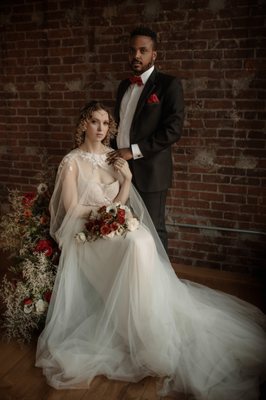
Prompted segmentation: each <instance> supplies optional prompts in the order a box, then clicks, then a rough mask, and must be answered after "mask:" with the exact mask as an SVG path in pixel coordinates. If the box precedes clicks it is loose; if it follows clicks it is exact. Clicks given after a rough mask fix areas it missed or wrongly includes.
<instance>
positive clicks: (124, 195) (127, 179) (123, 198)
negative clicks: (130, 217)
mask: <svg viewBox="0 0 266 400" xmlns="http://www.w3.org/2000/svg"><path fill="white" fill-rule="evenodd" d="M113 165H114V169H115V170H116V171H117V172H118V173H119V175H120V176H121V178H122V179H121V180H120V190H119V193H118V195H117V196H116V198H115V199H114V202H120V203H122V204H125V203H126V202H127V200H128V197H129V191H130V187H131V180H132V174H131V172H130V169H129V166H128V163H127V162H126V161H125V160H123V159H122V158H118V159H117V160H116V161H115V162H114V164H113Z"/></svg>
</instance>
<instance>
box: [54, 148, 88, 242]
mask: <svg viewBox="0 0 266 400" xmlns="http://www.w3.org/2000/svg"><path fill="white" fill-rule="evenodd" d="M78 179H79V168H78V163H77V160H76V159H75V157H72V156H71V153H70V154H69V155H67V156H66V157H64V159H63V160H62V162H61V164H60V165H59V168H58V172H57V177H56V181H55V187H54V192H53V195H52V197H51V201H50V215H51V222H50V234H51V236H52V237H53V238H54V239H55V240H56V241H57V242H58V243H59V246H60V247H61V245H62V241H63V238H64V237H65V236H66V235H70V234H72V233H73V232H72V231H73V229H74V227H75V226H76V222H77V220H78V219H80V218H82V217H83V216H84V215H85V214H87V213H88V212H89V209H90V207H89V206H84V205H81V204H80V201H79V193H78Z"/></svg>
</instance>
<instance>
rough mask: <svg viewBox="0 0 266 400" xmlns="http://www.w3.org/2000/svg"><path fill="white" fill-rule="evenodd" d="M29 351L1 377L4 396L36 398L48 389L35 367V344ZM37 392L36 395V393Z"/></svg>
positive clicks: (39, 371) (30, 346) (39, 370)
mask: <svg viewBox="0 0 266 400" xmlns="http://www.w3.org/2000/svg"><path fill="white" fill-rule="evenodd" d="M29 349H30V351H29V352H27V353H26V354H25V355H24V357H23V358H21V359H20V360H19V362H18V363H17V364H15V365H14V367H13V368H11V369H9V371H8V372H7V373H6V374H5V375H4V376H3V377H2V382H3V385H4V387H5V389H4V395H5V398H9V397H10V396H12V397H11V398H12V400H13V399H19V400H21V399H27V400H36V399H38V398H39V397H40V394H44V393H45V392H46V391H47V390H48V386H47V384H46V381H45V378H44V376H43V375H42V371H41V369H39V368H35V366H34V364H35V344H34V343H32V344H31V345H29ZM37 394H38V397H36V395H37Z"/></svg>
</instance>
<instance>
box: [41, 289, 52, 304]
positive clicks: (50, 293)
mask: <svg viewBox="0 0 266 400" xmlns="http://www.w3.org/2000/svg"><path fill="white" fill-rule="evenodd" d="M51 296H52V292H51V291H50V290H47V291H46V292H44V294H43V299H44V300H45V301H46V302H47V303H50V300H51Z"/></svg>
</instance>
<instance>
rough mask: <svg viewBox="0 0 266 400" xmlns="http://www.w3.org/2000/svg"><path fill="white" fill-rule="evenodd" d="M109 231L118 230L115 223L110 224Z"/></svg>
mask: <svg viewBox="0 0 266 400" xmlns="http://www.w3.org/2000/svg"><path fill="white" fill-rule="evenodd" d="M110 228H111V231H113V232H114V231H116V230H117V229H118V228H119V225H118V224H117V223H116V222H113V223H112V224H110Z"/></svg>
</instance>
